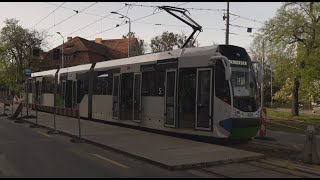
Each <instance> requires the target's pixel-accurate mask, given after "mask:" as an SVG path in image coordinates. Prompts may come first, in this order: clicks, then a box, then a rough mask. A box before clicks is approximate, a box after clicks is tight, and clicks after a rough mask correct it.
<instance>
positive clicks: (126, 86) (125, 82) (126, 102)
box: [120, 73, 134, 120]
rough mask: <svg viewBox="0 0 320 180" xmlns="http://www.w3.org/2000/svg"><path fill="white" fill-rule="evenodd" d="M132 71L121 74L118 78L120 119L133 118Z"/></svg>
mask: <svg viewBox="0 0 320 180" xmlns="http://www.w3.org/2000/svg"><path fill="white" fill-rule="evenodd" d="M133 77H134V76H133V73H123V74H121V80H120V119H121V120H132V118H133V102H134V101H133Z"/></svg>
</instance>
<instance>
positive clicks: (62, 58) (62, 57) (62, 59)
mask: <svg viewBox="0 0 320 180" xmlns="http://www.w3.org/2000/svg"><path fill="white" fill-rule="evenodd" d="M61 36H62V35H61ZM63 46H64V38H63V37H62V47H61V54H62V55H61V61H62V65H61V68H63V67H64V56H63Z"/></svg>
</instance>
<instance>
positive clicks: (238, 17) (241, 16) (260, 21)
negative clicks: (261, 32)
mask: <svg viewBox="0 0 320 180" xmlns="http://www.w3.org/2000/svg"><path fill="white" fill-rule="evenodd" d="M229 14H230V15H233V16H237V17H238V18H241V19H245V20H248V21H253V22H257V23H260V24H264V23H263V22H261V21H257V20H254V19H250V18H247V17H243V16H239V15H237V14H233V13H229Z"/></svg>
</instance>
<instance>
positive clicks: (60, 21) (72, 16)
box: [46, 2, 98, 31]
mask: <svg viewBox="0 0 320 180" xmlns="http://www.w3.org/2000/svg"><path fill="white" fill-rule="evenodd" d="M97 3H98V2H95V3H93V4H91V5H90V6H88V7H86V8H84V9H82V10H81V11H80V12H83V11H84V10H86V9H88V8H90V7H91V6H93V5H95V4H97ZM74 11H75V12H76V14H73V15H71V16H69V17H68V18H66V19H64V20H62V21H60V22H59V23H58V24H56V25H54V26H51V27H50V28H48V29H46V31H48V30H49V29H51V28H53V27H55V26H57V25H59V24H61V23H63V22H64V21H66V20H68V19H70V18H72V17H73V16H75V15H77V14H78V13H79V11H77V10H74Z"/></svg>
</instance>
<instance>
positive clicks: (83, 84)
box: [77, 72, 89, 103]
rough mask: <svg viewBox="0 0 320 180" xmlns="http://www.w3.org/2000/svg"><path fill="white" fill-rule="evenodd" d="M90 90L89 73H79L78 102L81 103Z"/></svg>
mask: <svg viewBox="0 0 320 180" xmlns="http://www.w3.org/2000/svg"><path fill="white" fill-rule="evenodd" d="M88 91H89V73H88V72H86V73H82V74H77V95H78V97H77V101H78V102H77V103H80V102H81V101H82V99H83V97H84V96H85V95H86V94H88Z"/></svg>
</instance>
